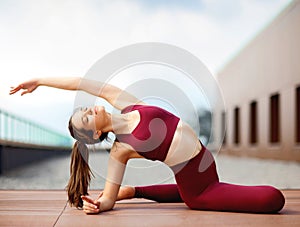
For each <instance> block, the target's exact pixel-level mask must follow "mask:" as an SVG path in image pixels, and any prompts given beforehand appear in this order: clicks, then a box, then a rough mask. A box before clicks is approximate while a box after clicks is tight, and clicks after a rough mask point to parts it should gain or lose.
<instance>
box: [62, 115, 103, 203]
mask: <svg viewBox="0 0 300 227" xmlns="http://www.w3.org/2000/svg"><path fill="white" fill-rule="evenodd" d="M69 131H70V134H71V136H72V137H73V138H74V139H76V140H77V141H76V142H75V143H74V145H73V149H72V153H71V164H70V179H69V182H68V185H67V187H66V190H67V192H68V197H69V203H70V205H71V206H73V205H74V206H75V207H82V206H83V201H82V199H81V195H88V186H89V184H90V181H91V176H92V175H93V173H92V171H91V169H90V167H89V164H88V158H89V150H88V147H87V146H86V144H95V143H99V142H101V141H103V140H104V139H107V136H108V133H102V134H101V137H100V138H99V139H97V140H95V139H93V136H92V135H93V132H92V131H87V130H84V129H81V130H78V129H76V128H75V127H73V125H72V117H71V118H70V120H69Z"/></svg>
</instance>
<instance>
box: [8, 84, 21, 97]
mask: <svg viewBox="0 0 300 227" xmlns="http://www.w3.org/2000/svg"><path fill="white" fill-rule="evenodd" d="M10 88H11V90H10V91H9V94H10V95H12V94H15V93H16V92H18V91H19V90H20V89H22V88H23V85H22V84H20V85H18V86H17V87H10Z"/></svg>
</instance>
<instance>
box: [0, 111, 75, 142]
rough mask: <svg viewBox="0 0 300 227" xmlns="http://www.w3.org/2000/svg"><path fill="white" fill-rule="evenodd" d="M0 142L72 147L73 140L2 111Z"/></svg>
mask: <svg viewBox="0 0 300 227" xmlns="http://www.w3.org/2000/svg"><path fill="white" fill-rule="evenodd" d="M0 140H4V141H11V142H18V143H27V144H38V145H45V146H61V147H70V146H71V144H72V139H71V138H70V137H68V136H65V135H63V134H61V133H58V132H55V131H54V130H51V129H49V128H47V127H44V126H41V125H39V124H37V123H35V122H33V121H30V120H28V119H25V118H22V117H19V116H17V115H15V114H12V113H9V112H7V111H5V110H3V109H0Z"/></svg>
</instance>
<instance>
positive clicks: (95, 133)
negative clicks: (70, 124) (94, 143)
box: [93, 130, 102, 140]
mask: <svg viewBox="0 0 300 227" xmlns="http://www.w3.org/2000/svg"><path fill="white" fill-rule="evenodd" d="M101 134H102V132H101V131H100V130H97V131H95V132H94V135H93V139H95V140H96V139H99V138H100V136H101Z"/></svg>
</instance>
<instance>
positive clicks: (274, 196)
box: [261, 186, 285, 213]
mask: <svg viewBox="0 0 300 227" xmlns="http://www.w3.org/2000/svg"><path fill="white" fill-rule="evenodd" d="M284 204H285V198H284V196H283V194H282V192H281V191H280V190H278V189H276V188H274V187H271V186H268V190H266V193H265V196H264V198H263V200H262V204H261V205H262V210H263V212H265V213H277V212H279V211H280V210H281V209H282V208H283V206H284Z"/></svg>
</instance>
